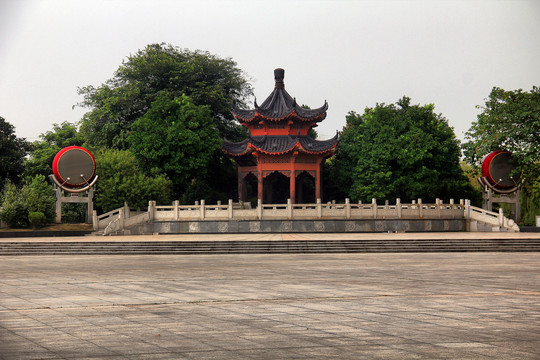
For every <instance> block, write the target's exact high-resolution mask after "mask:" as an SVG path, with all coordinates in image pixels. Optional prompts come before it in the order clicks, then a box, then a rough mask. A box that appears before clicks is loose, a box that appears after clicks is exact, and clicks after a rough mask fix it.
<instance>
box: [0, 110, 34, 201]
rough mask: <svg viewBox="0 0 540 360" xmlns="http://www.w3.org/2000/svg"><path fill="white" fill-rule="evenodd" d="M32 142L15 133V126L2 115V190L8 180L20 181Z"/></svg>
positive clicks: (0, 170)
mask: <svg viewBox="0 0 540 360" xmlns="http://www.w3.org/2000/svg"><path fill="white" fill-rule="evenodd" d="M29 150H30V144H29V143H28V142H27V141H26V140H25V139H24V138H18V137H17V136H16V135H15V127H14V126H13V125H11V124H10V123H8V122H7V121H6V120H5V119H4V118H3V117H1V116H0V191H1V190H2V187H3V184H4V182H5V181H6V180H9V181H11V182H15V183H17V182H19V180H20V176H21V174H22V170H23V162H24V157H25V156H26V154H27V153H28V151H29Z"/></svg>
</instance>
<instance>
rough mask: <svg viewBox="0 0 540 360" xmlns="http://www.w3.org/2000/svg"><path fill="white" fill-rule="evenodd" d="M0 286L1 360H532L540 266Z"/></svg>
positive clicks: (124, 263)
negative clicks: (334, 359)
mask: <svg viewBox="0 0 540 360" xmlns="http://www.w3.org/2000/svg"><path fill="white" fill-rule="evenodd" d="M282 236H285V238H287V237H288V236H292V237H294V236H300V235H279V237H282ZM302 236H304V235H302ZM388 236H405V235H404V234H393V235H388ZM467 236H469V235H467ZM214 237H215V236H214ZM108 239H109V240H111V239H112V238H110V237H108ZM49 240H50V239H49ZM146 240H148V238H147V239H146ZM0 274H1V276H0V359H331V358H339V359H540V253H422V254H415V253H412V254H403V253H400V254H321V255H306V254H296V255H187V256H179V255H174V256H167V255H157V256H114V255H108V256H66V255H62V256H14V257H11V256H5V257H2V258H0Z"/></svg>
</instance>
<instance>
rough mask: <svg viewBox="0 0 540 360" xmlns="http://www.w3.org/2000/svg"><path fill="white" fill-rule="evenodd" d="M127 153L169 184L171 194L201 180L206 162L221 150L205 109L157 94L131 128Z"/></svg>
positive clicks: (178, 192)
mask: <svg viewBox="0 0 540 360" xmlns="http://www.w3.org/2000/svg"><path fill="white" fill-rule="evenodd" d="M128 143H129V145H130V150H131V152H132V153H133V154H134V155H135V157H136V158H137V159H138V160H139V162H140V163H141V164H142V166H143V169H145V170H146V171H151V170H152V168H156V167H157V168H158V169H161V170H162V171H164V172H165V174H166V175H167V176H168V177H169V178H170V179H171V180H172V181H173V184H174V187H175V194H177V195H178V194H181V193H182V192H184V191H185V190H186V189H187V188H188V186H189V184H190V182H191V181H192V180H193V179H195V178H203V177H204V176H205V175H206V169H207V167H208V164H209V161H210V160H211V158H212V157H213V156H215V155H216V153H217V152H218V151H219V150H220V149H221V145H222V144H221V139H220V138H219V133H218V131H217V129H216V126H215V125H214V119H213V118H212V116H211V112H210V108H209V107H208V106H197V105H195V104H194V103H193V102H192V101H191V99H190V98H189V97H187V96H186V95H182V96H181V97H177V98H173V97H172V95H171V94H170V93H168V92H163V93H161V94H160V95H159V96H158V97H157V99H156V100H155V101H154V102H153V103H152V106H151V108H150V109H149V110H148V111H147V112H146V114H145V115H144V116H142V117H141V118H140V119H138V120H137V121H135V123H134V124H133V125H132V132H131V134H130V136H129V137H128Z"/></svg>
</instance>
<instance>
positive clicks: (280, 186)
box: [263, 171, 291, 204]
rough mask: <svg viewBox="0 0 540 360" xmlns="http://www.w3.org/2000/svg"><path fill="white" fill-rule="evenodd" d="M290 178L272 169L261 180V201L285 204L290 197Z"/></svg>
mask: <svg viewBox="0 0 540 360" xmlns="http://www.w3.org/2000/svg"><path fill="white" fill-rule="evenodd" d="M290 185H291V183H290V180H289V178H288V177H287V176H285V175H283V174H282V173H280V172H277V171H274V172H273V173H271V174H270V175H268V176H267V177H266V178H265V179H264V181H263V196H264V199H263V203H265V204H286V203H287V199H288V198H290Z"/></svg>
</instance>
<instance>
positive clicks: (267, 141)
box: [223, 134, 339, 156]
mask: <svg viewBox="0 0 540 360" xmlns="http://www.w3.org/2000/svg"><path fill="white" fill-rule="evenodd" d="M338 142H339V138H338V134H336V135H335V136H334V137H333V138H331V139H328V140H315V139H313V138H311V137H309V136H306V135H296V136H293V135H263V136H250V137H248V138H247V139H245V140H244V141H241V142H237V143H234V142H230V141H228V140H226V139H225V140H224V142H223V151H224V152H226V153H227V154H229V155H232V156H242V155H246V154H248V153H251V152H253V151H255V152H261V153H265V154H271V155H281V154H285V153H288V152H289V151H292V150H294V149H300V150H301V152H303V153H308V154H323V153H325V152H328V151H330V150H333V149H334V148H335V147H336V146H337V144H338Z"/></svg>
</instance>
